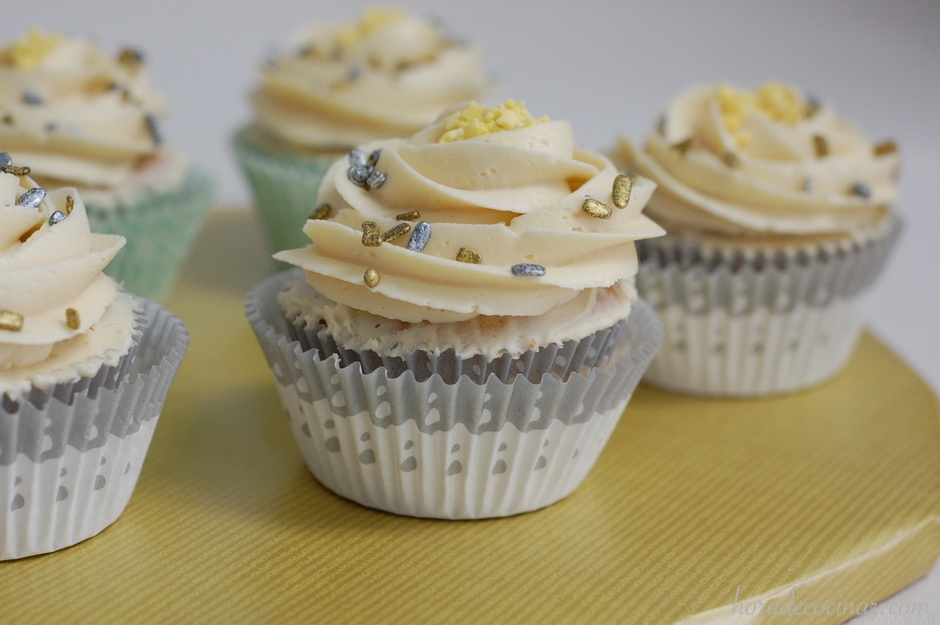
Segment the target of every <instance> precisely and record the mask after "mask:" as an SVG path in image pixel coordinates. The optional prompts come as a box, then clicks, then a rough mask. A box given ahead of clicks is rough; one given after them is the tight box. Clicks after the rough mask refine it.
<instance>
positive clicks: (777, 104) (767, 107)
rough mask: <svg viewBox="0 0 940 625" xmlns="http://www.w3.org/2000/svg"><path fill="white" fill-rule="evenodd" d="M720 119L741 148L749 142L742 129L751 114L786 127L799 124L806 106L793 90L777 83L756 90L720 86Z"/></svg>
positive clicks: (770, 83) (768, 83)
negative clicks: (786, 125) (746, 117)
mask: <svg viewBox="0 0 940 625" xmlns="http://www.w3.org/2000/svg"><path fill="white" fill-rule="evenodd" d="M717 93H718V104H719V106H720V108H721V119H722V121H723V122H724V124H725V127H726V128H727V129H728V131H729V132H731V134H732V135H733V136H734V138H735V141H736V142H737V144H738V145H739V146H741V147H744V146H746V145H747V144H748V143H749V142H750V136H749V134H748V133H747V132H746V131H745V130H743V129H742V128H741V126H742V124H743V123H744V116H745V114H746V113H747V112H748V111H757V112H758V113H761V114H762V115H764V116H765V117H767V118H768V119H771V120H773V121H775V122H779V123H783V124H790V125H792V124H796V123H797V122H798V121H800V120H801V119H802V118H803V111H804V110H805V103H804V102H803V99H802V98H801V97H800V95H799V94H797V93H796V92H795V91H794V90H793V89H791V88H789V87H787V86H785V85H781V84H780V83H776V82H766V83H764V84H763V85H761V86H760V87H758V88H757V89H756V90H754V91H746V90H739V89H735V88H734V87H730V86H728V85H719V86H718V89H717Z"/></svg>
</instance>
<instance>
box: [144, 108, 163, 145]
mask: <svg viewBox="0 0 940 625" xmlns="http://www.w3.org/2000/svg"><path fill="white" fill-rule="evenodd" d="M144 121H146V122H147V132H149V133H150V138H151V139H153V142H154V143H156V144H157V145H160V143H162V139H161V138H160V129H159V128H157V118H156V117H154V115H153V113H147V116H146V117H144Z"/></svg>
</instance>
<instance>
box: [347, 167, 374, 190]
mask: <svg viewBox="0 0 940 625" xmlns="http://www.w3.org/2000/svg"><path fill="white" fill-rule="evenodd" d="M370 173H371V172H370V171H369V169H368V168H366V167H364V166H362V165H353V166H352V167H350V168H349V180H350V182H352V183H353V184H354V185H356V186H359V187H363V186H365V184H366V180H367V179H368V178H369V175H370Z"/></svg>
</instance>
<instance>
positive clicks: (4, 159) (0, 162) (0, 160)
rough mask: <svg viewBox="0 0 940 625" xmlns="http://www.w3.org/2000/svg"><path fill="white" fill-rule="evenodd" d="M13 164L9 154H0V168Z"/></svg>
mask: <svg viewBox="0 0 940 625" xmlns="http://www.w3.org/2000/svg"><path fill="white" fill-rule="evenodd" d="M12 164H13V157H12V156H10V153H9V152H0V167H9V166H11V165H12Z"/></svg>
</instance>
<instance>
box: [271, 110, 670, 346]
mask: <svg viewBox="0 0 940 625" xmlns="http://www.w3.org/2000/svg"><path fill="white" fill-rule="evenodd" d="M448 117H449V116H448V115H447V114H445V115H442V117H441V118H440V120H439V121H438V122H436V123H434V124H432V125H431V126H429V127H428V128H426V129H425V130H422V131H421V132H419V133H418V134H416V135H414V136H413V137H411V138H410V139H408V140H401V139H399V140H388V141H379V142H374V143H371V144H367V145H366V146H364V151H365V153H366V154H370V153H372V152H373V151H374V150H381V156H380V157H379V159H378V162H377V164H376V168H377V169H378V170H380V171H381V172H383V173H384V174H385V175H386V176H387V180H386V182H385V183H384V184H382V185H381V186H379V187H378V188H369V187H367V186H365V187H361V186H358V185H356V184H355V183H353V182H352V181H351V180H350V177H349V175H348V170H349V167H350V165H349V161H348V160H347V159H343V160H341V161H338V162H336V163H335V164H334V165H333V166H332V167H331V168H330V169H329V171H328V172H327V174H326V177H325V178H324V181H323V184H322V185H321V187H320V197H319V200H320V201H321V202H325V203H328V204H330V205H331V207H332V208H333V210H332V216H331V217H330V218H328V219H314V220H309V221H307V223H306V226H305V227H304V232H305V233H306V234H307V235H308V236H309V237H310V239H311V240H312V241H313V245H309V246H307V247H306V248H303V249H299V250H290V251H285V252H281V253H278V254H276V255H275V258H278V259H279V260H283V261H285V262H289V263H293V264H295V265H298V266H300V267H303V268H304V269H305V270H306V277H307V282H308V283H309V284H310V285H312V286H313V287H314V288H315V289H316V290H317V291H319V292H320V293H322V294H323V295H324V296H325V297H326V298H328V299H329V300H333V301H335V302H338V303H340V304H342V305H345V306H347V307H349V308H352V309H356V310H361V311H366V312H368V313H371V314H372V315H376V316H378V317H383V318H386V319H394V320H398V321H400V322H404V324H405V325H408V324H423V325H425V326H428V325H431V326H433V324H451V325H452V326H453V327H452V331H451V332H450V334H451V335H457V336H459V335H464V334H468V330H469V329H470V327H471V326H469V325H466V324H464V325H463V326H461V325H459V324H460V322H465V321H467V320H476V323H477V324H478V330H477V331H478V333H480V334H486V331H485V330H482V329H481V328H486V327H495V326H502V325H506V324H509V325H510V326H511V327H509V328H508V329H507V332H509V333H516V334H517V335H518V334H519V333H526V334H525V336H522V335H519V336H515V337H514V338H513V339H512V340H511V341H510V342H507V343H497V344H498V345H500V346H501V347H504V348H506V349H507V350H508V351H519V350H520V349H521V351H524V350H526V349H530V348H531V343H532V341H533V340H534V341H535V342H536V343H537V344H545V342H557V341H561V340H566V339H574V338H582V337H584V336H587V335H588V334H590V333H592V332H594V331H596V330H599V329H602V328H604V327H608V326H610V325H611V319H612V318H613V319H614V320H616V319H619V318H623V317H625V316H626V315H627V314H628V313H629V308H630V304H631V302H632V301H633V298H634V294H633V287H632V280H633V277H634V275H635V274H636V270H637V257H636V250H635V246H634V241H635V240H637V239H642V238H647V237H654V236H659V235H661V234H662V233H663V231H662V229H661V228H659V226H657V225H656V224H655V223H653V222H652V221H650V220H649V219H648V218H646V217H645V216H644V215H642V214H641V210H642V208H643V206H644V204H645V203H646V202H647V200H648V199H649V197H650V195H651V194H652V192H653V189H654V187H655V185H654V184H653V183H652V182H651V181H649V180H646V179H644V178H636V179H635V180H634V182H633V188H632V193H631V196H630V199H629V202H628V203H627V205H626V207H625V208H615V207H614V204H613V201H612V197H611V192H612V188H613V183H614V180H615V178H616V177H617V175H618V171H617V170H616V168H615V167H614V165H613V164H612V163H611V162H610V161H609V160H608V159H607V158H606V157H604V156H602V155H600V154H596V153H593V152H589V151H587V150H583V149H580V148H577V147H575V146H574V141H573V136H572V132H571V126H570V125H569V124H568V122H564V121H541V120H540V123H536V124H534V125H528V126H518V127H513V128H511V129H508V130H500V129H499V128H498V126H497V125H493V127H492V128H491V129H490V130H489V131H488V132H486V133H484V134H480V135H477V136H474V137H473V138H470V139H465V140H458V141H453V142H449V143H442V142H440V139H441V138H442V137H443V136H444V134H445V133H447V132H448V131H449V129H450V126H448V123H447V120H448ZM587 198H593V199H594V200H597V201H599V202H602V203H604V204H606V205H607V206H609V207H611V215H610V217H609V218H607V219H600V218H595V217H592V216H590V215H589V214H588V213H586V212H585V211H584V210H583V209H582V205H583V204H584V202H585V200H586V199H587ZM408 211H418V212H419V213H420V217H418V218H416V219H411V220H410V221H409V223H410V224H411V225H412V226H414V225H415V224H416V223H417V222H419V221H424V222H427V223H428V224H429V225H430V228H431V236H430V239H429V240H428V242H427V245H426V246H425V247H424V249H423V250H422V251H412V250H409V249H408V247H407V246H408V242H409V235H405V236H402V237H399V238H397V239H394V240H391V241H386V242H383V243H381V245H379V246H377V247H369V246H366V245H364V244H363V230H362V224H363V222H365V221H372V222H375V223H376V224H377V225H378V228H379V230H380V231H382V232H385V231H388V230H389V229H391V228H392V227H393V226H395V225H396V224H398V223H401V220H397V219H396V215H398V214H401V213H405V212H408ZM461 248H468V249H469V250H472V252H475V253H476V254H478V255H479V257H480V260H481V262H480V263H479V264H475V263H470V262H461V261H458V260H456V258H457V255H458V252H459V250H460V249H461ZM517 264H535V265H540V266H542V267H544V269H545V273H544V275H542V276H535V275H514V274H513V272H512V267H513V266H514V265H517ZM369 269H372V270H375V271H377V272H378V273H379V275H380V276H381V279H380V281H379V282H378V284H377V285H375V286H372V287H370V286H368V285H367V284H366V283H365V280H364V274H365V272H366V270H369ZM611 302H615V303H613V304H612V303H611ZM316 314H320V313H316ZM324 314H325V313H324ZM330 314H333V315H334V317H335V318H338V317H341V316H343V315H344V314H345V312H343V313H330ZM508 317H524V318H527V319H526V320H525V321H521V320H520V321H519V322H518V323H516V322H513V321H507V320H505V319H501V318H508ZM423 322H431V323H430V324H424V323H423ZM361 323H365V322H364V321H361ZM395 327H397V328H404V327H405V326H404V325H402V324H397V325H395ZM409 327H410V326H409ZM516 328H518V331H517V330H516ZM332 329H333V328H332V326H331V331H332ZM347 329H348V330H349V333H350V335H352V334H355V333H358V332H364V336H369V334H370V333H367V332H365V330H364V329H363V328H357V327H349V328H347ZM432 329H433V330H434V331H435V332H437V331H439V328H433V327H432ZM371 334H375V333H371ZM437 336H438V335H436V334H431V335H422V337H421V338H418V337H417V336H414V337H412V338H411V339H409V340H412V341H414V342H421V341H423V342H425V343H427V344H429V345H431V346H432V347H434V346H436V345H438V344H439V343H437V340H438V339H437ZM507 337H508V335H506V334H501V335H498V338H499V340H507V341H509V339H508V338H507ZM547 337H548V338H547ZM451 343H453V341H451Z"/></svg>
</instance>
